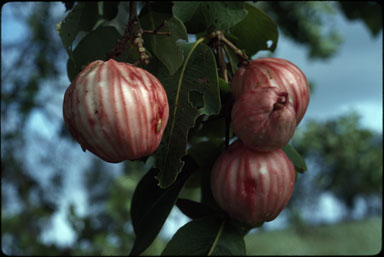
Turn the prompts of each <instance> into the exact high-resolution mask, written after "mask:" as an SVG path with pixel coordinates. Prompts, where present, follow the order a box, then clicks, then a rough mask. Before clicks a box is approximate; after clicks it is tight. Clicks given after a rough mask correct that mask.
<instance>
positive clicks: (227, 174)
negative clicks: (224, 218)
mask: <svg viewBox="0 0 384 257" xmlns="http://www.w3.org/2000/svg"><path fill="white" fill-rule="evenodd" d="M294 183H295V169H294V166H293V164H292V162H291V161H290V160H289V159H288V157H287V156H286V154H285V153H284V152H283V151H282V150H281V149H278V150H275V151H271V152H257V151H252V150H249V149H248V148H246V147H245V146H244V145H243V144H242V142H241V141H240V140H237V141H235V142H234V143H232V144H231V145H230V146H229V147H228V149H226V150H225V151H224V152H223V153H222V154H221V155H220V156H219V158H218V159H217V160H216V162H215V164H214V166H213V169H212V174H211V189H212V193H213V197H214V198H215V200H216V201H217V203H218V204H219V205H220V206H221V208H222V209H223V210H225V211H226V212H227V213H228V214H229V215H230V216H231V217H232V218H234V219H237V220H239V221H241V222H243V223H245V224H248V225H250V226H255V225H257V224H259V223H260V222H264V221H271V220H273V219H275V218H276V217H277V216H278V215H279V213H280V212H281V211H282V210H283V208H284V207H285V206H286V205H287V203H288V201H289V199H290V198H291V195H292V192H293V187H294Z"/></svg>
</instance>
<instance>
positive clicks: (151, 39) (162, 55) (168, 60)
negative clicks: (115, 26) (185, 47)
mask: <svg viewBox="0 0 384 257" xmlns="http://www.w3.org/2000/svg"><path fill="white" fill-rule="evenodd" d="M157 5H158V4H157ZM157 5H156V4H155V3H153V4H151V8H148V7H144V8H143V9H142V11H141V12H140V23H141V26H142V28H143V29H144V30H154V29H156V28H157V27H158V26H159V25H160V24H161V23H162V22H163V21H165V20H166V21H167V25H165V26H163V27H162V28H161V29H160V30H159V31H161V32H170V35H150V34H144V36H143V39H144V47H146V48H147V49H148V50H149V51H150V52H151V53H153V54H154V55H155V56H156V57H157V58H158V59H159V60H160V61H161V62H162V63H163V64H164V65H165V66H166V67H167V69H168V71H169V74H170V75H173V74H174V73H175V72H176V71H177V70H178V69H179V68H180V66H181V65H182V64H183V61H184V54H183V51H182V49H181V48H180V46H178V45H177V44H176V41H177V40H179V39H182V40H188V34H187V30H186V28H185V26H184V23H183V22H182V21H181V20H180V19H179V18H177V17H175V16H172V14H171V13H168V12H163V8H161V9H158V8H156V6H157ZM169 9H170V7H169Z"/></svg>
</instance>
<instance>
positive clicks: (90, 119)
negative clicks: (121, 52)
mask: <svg viewBox="0 0 384 257" xmlns="http://www.w3.org/2000/svg"><path fill="white" fill-rule="evenodd" d="M63 115H64V122H65V125H66V127H67V128H68V130H69V131H70V133H71V134H72V136H73V137H74V138H75V139H76V140H77V141H78V142H79V143H80V145H81V147H82V148H83V150H85V149H87V150H89V151H90V152H92V153H94V154H95V155H97V156H98V157H100V158H101V159H103V160H105V161H107V162H112V163H116V162H121V161H124V160H135V159H138V158H140V157H142V156H146V155H150V154H151V153H153V152H154V151H155V150H156V149H157V148H158V146H159V144H160V141H161V138H162V135H163V132H164V130H165V127H166V124H167V121H168V116H169V106H168V100H167V95H166V92H165V90H164V88H163V86H162V85H161V83H160V81H159V80H158V79H157V78H156V77H154V76H153V75H152V74H150V73H149V72H147V71H146V70H144V69H141V68H138V67H135V66H133V65H131V64H127V63H122V62H116V61H114V60H113V59H110V60H108V61H106V62H104V61H99V60H98V61H94V62H92V63H90V64H89V65H87V66H86V67H85V68H84V69H83V70H82V71H81V72H80V73H79V74H78V75H77V76H76V78H75V79H74V80H73V82H72V83H71V85H70V86H69V87H68V89H67V90H66V92H65V95H64V103H63Z"/></svg>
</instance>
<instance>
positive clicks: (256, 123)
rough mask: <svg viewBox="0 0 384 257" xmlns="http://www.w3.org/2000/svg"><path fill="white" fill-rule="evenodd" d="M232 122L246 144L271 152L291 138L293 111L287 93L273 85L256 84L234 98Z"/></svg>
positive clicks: (294, 125)
mask: <svg viewBox="0 0 384 257" xmlns="http://www.w3.org/2000/svg"><path fill="white" fill-rule="evenodd" d="M232 125H233V131H234V132H235V134H236V136H237V137H238V138H240V139H241V140H242V141H243V143H244V144H245V145H246V146H247V147H249V148H252V149H253V150H258V151H272V150H276V149H279V148H282V147H283V146H285V145H286V144H288V142H289V140H290V139H291V138H292V137H293V135H294V133H295V129H296V113H295V110H294V109H293V105H292V103H291V102H289V96H288V93H287V92H282V91H279V89H277V88H275V87H257V88H256V89H252V90H250V91H248V92H247V93H245V94H242V95H241V96H240V97H239V98H238V99H237V100H236V101H235V104H234V105H233V108H232Z"/></svg>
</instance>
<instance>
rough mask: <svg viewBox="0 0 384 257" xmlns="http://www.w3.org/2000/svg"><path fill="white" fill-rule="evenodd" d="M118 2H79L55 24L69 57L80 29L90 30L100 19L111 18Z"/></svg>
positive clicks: (114, 14)
mask: <svg viewBox="0 0 384 257" xmlns="http://www.w3.org/2000/svg"><path fill="white" fill-rule="evenodd" d="M117 5H118V2H107V3H101V2H100V3H98V2H79V3H78V4H77V5H76V6H75V8H73V10H72V11H70V12H69V13H68V15H67V16H66V17H65V19H64V20H63V21H61V22H60V23H58V24H57V25H56V30H57V33H58V34H59V35H60V38H61V41H62V42H63V45H64V47H65V49H66V50H67V53H68V55H69V57H70V58H72V44H73V41H74V40H75V38H76V36H77V35H78V33H79V32H80V31H92V29H94V28H95V25H96V24H98V23H99V21H100V20H104V19H109V20H110V19H112V18H114V17H115V16H116V14H117Z"/></svg>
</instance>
